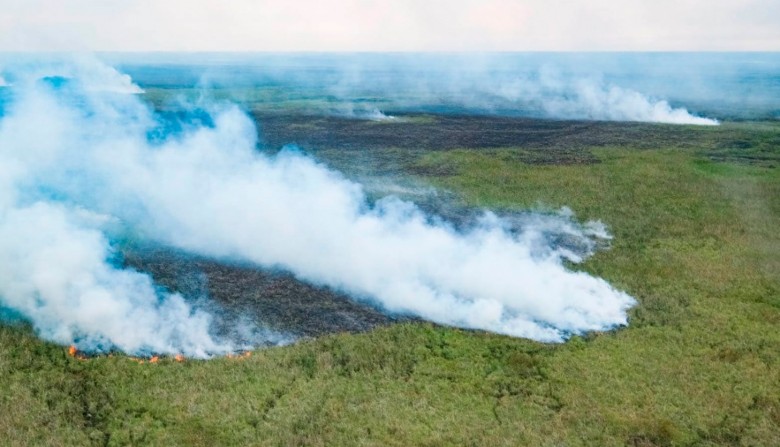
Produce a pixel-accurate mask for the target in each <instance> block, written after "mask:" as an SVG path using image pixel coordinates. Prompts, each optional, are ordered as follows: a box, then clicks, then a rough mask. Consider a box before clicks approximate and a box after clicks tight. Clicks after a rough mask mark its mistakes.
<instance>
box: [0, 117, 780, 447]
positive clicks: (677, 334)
mask: <svg viewBox="0 0 780 447" xmlns="http://www.w3.org/2000/svg"><path fill="white" fill-rule="evenodd" d="M257 118H258V121H259V123H260V128H261V134H262V136H263V139H264V141H265V144H266V147H267V148H268V150H276V149H278V147H279V146H281V145H282V144H286V143H290V142H294V143H297V144H298V145H300V147H301V148H302V149H303V150H304V151H307V152H309V153H311V154H312V155H313V156H315V157H316V158H318V159H320V160H323V161H324V162H325V163H327V164H329V165H331V166H333V167H335V168H338V169H340V170H343V171H344V172H345V173H346V174H345V175H347V176H349V177H354V178H357V179H360V180H365V179H382V181H380V182H376V183H374V184H372V185H373V186H369V190H370V192H372V194H377V195H380V194H382V193H383V191H387V190H393V189H392V187H394V186H397V185H403V186H404V187H408V186H409V185H413V187H409V191H410V192H406V193H402V194H401V195H402V196H408V197H410V198H412V199H415V198H417V197H421V198H422V199H423V201H424V202H425V203H424V206H426V207H429V208H431V209H434V210H437V209H441V210H442V213H443V214H445V215H448V214H458V213H459V212H461V211H463V210H473V209H475V208H482V207H485V208H490V209H498V210H506V211H512V210H521V209H528V208H534V209H538V210H541V211H545V210H554V209H558V208H560V207H561V206H568V207H570V208H571V209H572V210H573V211H574V212H575V213H576V215H577V217H578V219H580V220H586V219H600V220H602V221H603V222H604V223H605V224H607V225H608V227H609V228H610V231H611V233H612V234H613V235H614V240H613V241H612V243H611V248H610V249H609V250H604V251H600V252H598V253H597V254H596V255H595V256H594V257H593V258H591V259H589V260H588V261H587V262H585V263H584V264H583V265H582V266H578V267H577V268H582V269H584V270H586V271H588V272H591V273H593V274H596V275H598V276H600V277H603V278H605V279H606V280H607V281H609V282H610V283H612V284H614V285H615V286H617V287H619V288H621V289H623V290H625V291H627V292H628V293H629V294H631V295H632V296H634V297H635V298H637V300H638V302H639V304H638V305H637V306H636V307H635V308H634V309H633V310H632V311H631V312H630V325H629V326H628V327H626V328H622V329H619V330H616V331H613V332H609V333H594V334H588V335H587V336H584V337H574V338H573V339H571V340H569V341H568V342H566V343H564V344H560V345H548V344H541V343H537V342H532V341H528V340H523V339H515V338H509V337H505V336H498V335H492V334H487V333H483V332H478V331H466V330H459V329H452V328H445V327H439V326H435V325H431V324H428V323H422V322H410V321H406V322H400V323H395V324H391V323H392V322H391V321H388V319H387V317H385V316H383V315H381V314H379V313H377V312H376V311H375V310H373V309H370V308H367V307H365V306H360V305H356V304H354V303H351V302H349V301H345V300H344V299H343V297H341V296H339V295H338V294H337V293H335V292H332V291H328V290H322V289H318V288H315V287H312V286H308V285H303V284H300V283H296V282H295V281H291V280H286V279H284V277H283V276H282V277H281V278H282V279H279V277H269V276H268V274H266V273H263V272H257V271H252V270H251V269H247V268H246V266H243V267H239V266H221V265H219V264H216V263H210V262H208V261H204V260H189V261H188V260H181V259H178V258H177V259H174V260H171V261H169V262H168V263H165V262H162V263H161V262H159V260H160V259H161V258H160V257H159V256H158V257H157V258H155V257H150V258H146V259H144V258H143V257H141V258H132V256H127V260H126V261H127V262H128V263H130V265H135V266H137V267H138V268H143V269H146V270H149V271H152V272H153V273H155V274H156V276H157V277H158V278H159V277H163V278H164V277H165V268H166V265H167V266H171V265H174V266H176V265H179V266H181V265H184V266H185V267H186V266H187V265H189V266H192V263H195V264H197V263H200V264H198V265H196V267H197V268H198V269H200V271H202V272H205V273H206V275H207V277H208V278H211V279H212V283H213V281H217V282H216V284H222V285H223V286H224V287H220V290H222V291H223V292H222V293H224V295H221V296H220V294H219V293H214V291H213V290H212V294H214V295H215V299H217V300H219V301H220V302H223V303H225V302H228V303H229V302H231V300H236V299H239V298H240V300H241V303H242V305H245V306H250V307H251V305H252V302H253V300H256V301H255V302H256V304H257V303H259V304H258V305H265V306H266V307H265V308H262V309H263V311H264V312H278V313H283V312H282V310H280V308H279V307H278V306H277V307H274V306H272V305H271V304H272V303H270V304H269V300H268V299H267V298H266V299H265V300H263V299H261V298H253V297H252V296H251V293H248V292H247V290H249V289H252V290H256V289H257V288H261V287H269V288H273V287H272V286H274V284H276V285H277V286H276V288H275V289H273V290H275V292H274V293H277V295H275V296H278V297H279V299H284V300H289V302H290V303H291V307H290V309H297V310H294V311H291V312H290V314H289V315H281V316H279V317H278V318H279V321H283V322H286V323H285V324H292V325H293V326H294V325H297V327H301V325H304V326H305V325H309V324H311V326H310V329H309V332H308V333H306V332H304V331H301V332H302V333H303V335H321V334H327V333H330V335H323V336H320V337H318V338H313V339H306V340H304V341H301V342H299V343H297V344H294V345H291V346H286V347H281V348H272V349H265V350H258V351H255V352H253V353H252V355H251V356H250V357H245V358H241V359H236V358H232V359H231V358H222V359H214V360H210V361H190V360H188V361H185V362H182V363H180V362H176V361H174V360H173V359H166V358H164V359H160V361H159V362H157V363H154V364H150V363H148V362H146V363H144V364H139V363H138V362H136V361H134V360H133V359H130V358H128V357H126V356H123V355H112V356H110V357H96V358H89V359H86V360H81V359H77V358H74V357H71V356H69V355H68V353H67V349H66V348H64V347H61V346H56V345H53V344H49V343H45V342H42V341H40V340H39V339H37V338H36V337H35V336H34V334H33V333H32V332H31V331H30V330H29V329H28V328H26V327H25V326H24V325H21V324H19V325H4V326H0V377H2V384H3V386H2V387H0V440H2V443H3V444H8V445H90V444H91V445H203V446H212V445H315V446H316V445H366V446H368V445H398V446H408V445H429V446H434V445H491V446H493V445H495V446H501V445H506V446H514V445H549V446H559V445H567V446H576V445H632V446H677V445H680V446H694V445H695V446H706V445H746V446H747V445H780V428H778V427H780V332H779V331H778V330H777V329H778V327H780V256H778V254H779V253H780V235H778V231H777V229H778V228H780V125H779V124H778V123H777V122H763V123H751V122H743V123H725V124H724V125H722V126H719V127H708V128H703V127H690V126H669V125H648V124H629V123H598V122H592V123H583V122H566V121H539V120H527V119H511V118H489V117H441V116H425V117H407V118H409V119H406V120H399V121H397V122H396V121H392V122H366V121H358V120H345V119H335V118H317V119H315V118H312V117H305V116H288V117H284V116H260V115H259V116H258V117H257ZM431 187H434V188H436V189H437V190H438V191H440V193H439V195H436V196H431V195H430V194H429V192H427V191H431ZM372 188H373V189H372ZM401 190H403V191H406V190H405V189H403V188H401ZM418 190H421V191H423V193H419V192H418ZM444 192H446V193H444ZM437 198H439V199H441V200H443V201H444V202H446V203H444V204H442V203H436V200H437ZM463 212H465V211H463ZM128 254H130V253H129V252H128ZM160 256H162V257H163V258H164V256H163V255H160ZM155 259H156V261H155ZM179 262H181V263H184V264H177V263H179ZM187 262H189V263H190V264H187ZM182 268H183V267H182ZM242 269H243V270H242ZM242 272H243V273H242ZM218 281H222V282H221V283H220V282H218ZM274 281H279V282H277V283H274ZM161 283H162V284H163V285H167V286H168V287H172V288H177V287H178V288H185V286H186V285H182V284H177V283H176V282H175V281H173V280H172V279H171V280H170V282H168V283H166V282H165V281H161ZM228 286H234V287H236V288H237V291H236V292H230V291H229V290H228V288H229V287H228ZM279 290H281V291H279ZM303 295H306V296H305V297H303V298H301V296H303ZM236 297H238V298H236ZM323 297H325V298H326V301H323V303H325V304H321V307H320V309H321V311H322V312H330V313H329V314H328V315H330V317H329V318H330V319H326V320H325V321H320V322H316V324H315V323H313V322H312V320H316V318H317V312H319V311H320V310H318V311H317V312H313V311H312V310H311V308H308V307H307V305H306V303H307V300H309V301H308V302H309V303H311V302H314V301H316V300H317V299H320V298H323ZM355 315H357V316H359V318H357V319H355V318H352V319H350V318H347V317H348V316H355ZM374 327H377V328H376V329H373V330H370V331H368V332H361V331H365V330H367V329H370V328H374ZM344 331H356V332H359V333H348V332H344Z"/></svg>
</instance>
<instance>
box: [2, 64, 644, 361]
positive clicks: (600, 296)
mask: <svg viewBox="0 0 780 447" xmlns="http://www.w3.org/2000/svg"><path fill="white" fill-rule="evenodd" d="M25 70H26V69H25V68H24V67H22V68H19V69H17V72H15V73H14V79H15V81H14V86H13V87H12V88H13V89H14V90H15V94H14V99H13V101H12V102H11V103H10V104H9V105H8V106H7V107H6V110H5V116H4V117H2V119H1V120H0V307H3V306H4V307H7V308H11V309H13V310H14V311H16V312H18V313H20V314H21V315H22V316H24V317H25V318H27V319H29V320H30V321H31V322H32V324H33V325H34V327H35V328H36V329H37V330H38V331H39V333H40V334H41V335H42V336H43V337H45V338H47V339H51V340H55V341H57V342H59V343H74V342H75V343H82V344H83V346H85V347H91V348H97V349H110V348H118V349H122V350H124V351H126V352H130V353H143V352H170V353H173V352H183V353H186V354H189V355H198V356H206V355H209V354H213V353H219V352H225V351H227V350H230V349H235V346H232V345H230V344H229V343H226V342H222V341H220V340H219V339H218V338H216V337H214V336H213V335H211V332H210V322H209V320H210V317H209V315H208V314H207V313H206V312H204V311H202V310H198V309H196V308H194V307H193V305H191V304H188V303H187V302H186V301H185V300H184V299H183V298H182V297H180V296H178V295H176V294H168V293H165V292H161V291H160V290H159V289H158V288H156V287H155V286H154V285H153V284H152V282H151V280H150V279H149V277H148V276H146V275H143V274H141V273H138V272H135V271H131V270H126V269H121V268H117V267H115V266H114V263H112V249H111V241H112V240H113V239H114V238H117V237H135V238H142V239H144V240H146V241H150V242H157V243H160V244H164V245H169V246H173V247H177V248H180V249H183V250H186V251H190V252H195V253H199V254H202V255H207V256H212V257H217V258H222V259H233V260H242V261H249V262H252V263H255V264H257V265H259V266H263V267H273V268H281V269H285V270H289V271H291V272H293V273H294V274H295V275H296V276H297V277H298V278H300V279H303V280H305V281H309V282H312V283H316V284H321V285H327V286H330V287H333V288H337V289H340V290H343V291H345V292H347V293H349V294H350V295H351V296H353V297H354V298H355V299H358V300H365V301H368V302H371V303H374V304H376V305H377V306H379V307H382V308H384V309H385V310H386V311H388V312H395V313H402V314H409V315H415V316H418V317H421V318H425V319H428V320H431V321H435V322H438V323H442V324H447V325H453V326H459V327H465V328H474V329H484V330H488V331H493V332H498V333H502V334H508V335H512V336H521V337H529V338H533V339H537V340H543V341H561V340H563V339H564V338H566V337H567V336H568V335H570V334H574V333H580V332H582V331H589V330H604V329H608V328H611V327H614V326H617V325H623V324H626V321H627V320H626V310H627V309H628V308H629V307H630V306H632V305H633V303H634V300H633V299H632V298H631V297H629V296H628V295H626V294H625V293H623V292H621V291H618V290H616V289H614V288H613V287H611V286H610V285H609V284H608V283H606V282H605V281H603V280H602V279H599V278H595V277H592V276H590V275H588V274H586V273H582V272H573V271H570V270H569V269H567V267H566V266H565V265H564V263H563V261H564V260H569V261H571V262H580V261H581V260H582V259H583V258H585V257H587V256H588V255H589V254H590V252H591V251H592V249H593V247H594V244H595V242H594V241H595V240H596V239H599V238H608V237H609V236H608V235H607V233H606V232H605V231H604V228H603V226H601V225H600V224H598V223H593V222H591V223H587V224H585V225H580V224H578V223H576V221H575V220H574V219H573V217H572V216H571V215H569V214H561V215H557V216H538V215H530V216H529V217H527V218H526V219H524V220H523V222H522V225H521V226H520V227H519V228H518V227H517V225H513V224H512V223H511V222H509V221H507V220H505V219H501V218H498V217H496V216H494V215H492V214H490V213H488V214H486V215H485V216H483V217H482V218H481V219H480V221H479V222H478V223H477V224H475V225H474V226H472V227H471V228H469V229H465V230H464V229H460V230H457V229H455V228H454V227H453V226H452V225H450V224H448V223H446V222H443V221H441V220H440V219H436V218H435V217H432V216H429V215H426V214H425V213H423V212H422V211H421V210H420V209H419V208H417V207H416V206H415V205H413V204H411V203H409V202H405V201H402V200H399V199H396V198H392V197H388V198H385V199H382V200H380V201H379V202H377V203H376V204H373V205H371V204H369V203H368V202H367V200H366V196H365V194H364V192H363V189H362V187H361V186H360V185H359V184H356V183H353V182H351V181H349V180H347V179H345V178H344V177H343V176H341V175H340V174H339V173H337V172H334V171H332V170H329V169H328V168H326V167H325V166H323V165H322V164H320V163H318V162H316V161H315V160H313V159H311V158H308V157H306V156H304V155H301V154H300V153H298V152H297V151H295V150H294V149H290V150H285V151H282V152H281V153H280V154H279V155H277V156H267V155H264V154H262V153H260V152H258V151H257V150H256V146H257V141H256V138H257V136H256V135H257V131H256V128H255V125H254V123H253V122H252V120H251V119H250V118H249V117H248V116H247V115H245V114H244V113H242V112H241V111H240V110H238V109H237V108H236V107H233V106H229V105H227V106H213V107H212V110H211V111H210V117H209V119H208V120H206V124H197V123H188V122H182V123H178V125H176V126H170V125H169V124H170V123H167V122H165V120H164V119H163V118H161V117H160V116H158V115H157V114H155V113H154V112H153V111H152V110H151V109H150V108H149V107H148V106H147V105H146V104H145V103H143V102H142V101H141V99H140V98H139V97H137V96H136V95H131V94H126V93H132V92H136V91H137V90H138V89H137V87H134V86H133V85H132V84H129V79H128V78H126V77H125V76H123V75H121V74H119V73H117V72H116V71H114V70H113V69H111V68H110V67H106V66H102V65H99V64H95V63H85V62H80V63H78V64H73V65H57V66H50V67H45V68H40V67H39V68H36V69H35V70H27V71H25ZM118 92H123V93H118ZM200 122H201V123H202V122H204V121H203V120H200ZM561 239H565V240H568V241H569V243H566V244H561V243H555V242H554V240H561ZM572 246H577V247H580V249H578V250H572V249H571V247H572ZM567 247H569V248H567Z"/></svg>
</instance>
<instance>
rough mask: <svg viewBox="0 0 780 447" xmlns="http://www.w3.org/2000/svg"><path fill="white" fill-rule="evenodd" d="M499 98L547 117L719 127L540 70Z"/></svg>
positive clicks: (626, 93)
mask: <svg viewBox="0 0 780 447" xmlns="http://www.w3.org/2000/svg"><path fill="white" fill-rule="evenodd" d="M492 93H493V94H494V95H497V96H498V97H500V98H503V99H506V100H509V101H512V102H516V103H518V104H524V105H526V106H528V105H530V106H531V107H532V108H534V109H537V110H540V111H541V112H542V114H543V115H544V116H548V117H553V118H563V119H587V120H599V121H638V122H648V123H667V124H693V125H704V126H716V125H718V124H719V122H718V120H715V119H711V118H704V117H700V116H696V115H693V114H691V113H690V112H688V110H686V109H685V108H682V107H672V106H671V105H670V104H669V102H667V101H665V100H659V99H652V98H650V97H648V96H646V95H643V94H642V93H639V92H637V91H635V90H631V89H627V88H621V87H618V86H616V85H609V84H606V83H604V82H600V81H598V80H596V79H579V80H571V79H565V78H563V77H559V76H557V75H555V74H552V73H550V72H549V71H548V70H541V72H540V74H539V76H538V77H536V78H529V77H524V78H517V79H515V80H512V81H507V82H505V83H502V84H499V85H498V87H497V88H496V89H495V90H493V91H492Z"/></svg>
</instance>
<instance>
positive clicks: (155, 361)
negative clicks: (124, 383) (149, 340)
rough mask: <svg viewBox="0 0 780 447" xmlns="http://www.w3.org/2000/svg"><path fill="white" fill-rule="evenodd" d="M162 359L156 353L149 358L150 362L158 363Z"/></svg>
mask: <svg viewBox="0 0 780 447" xmlns="http://www.w3.org/2000/svg"><path fill="white" fill-rule="evenodd" d="M159 360H160V357H157V356H156V355H155V356H154V357H152V358H150V359H149V363H157V362H158V361H159Z"/></svg>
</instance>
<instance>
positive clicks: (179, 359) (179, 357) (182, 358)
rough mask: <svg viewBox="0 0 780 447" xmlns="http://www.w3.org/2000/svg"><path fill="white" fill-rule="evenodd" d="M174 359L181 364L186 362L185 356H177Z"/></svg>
mask: <svg viewBox="0 0 780 447" xmlns="http://www.w3.org/2000/svg"><path fill="white" fill-rule="evenodd" d="M173 359H174V360H176V361H177V362H180V363H181V362H183V361H184V356H183V355H181V354H176V355H175V356H173Z"/></svg>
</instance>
